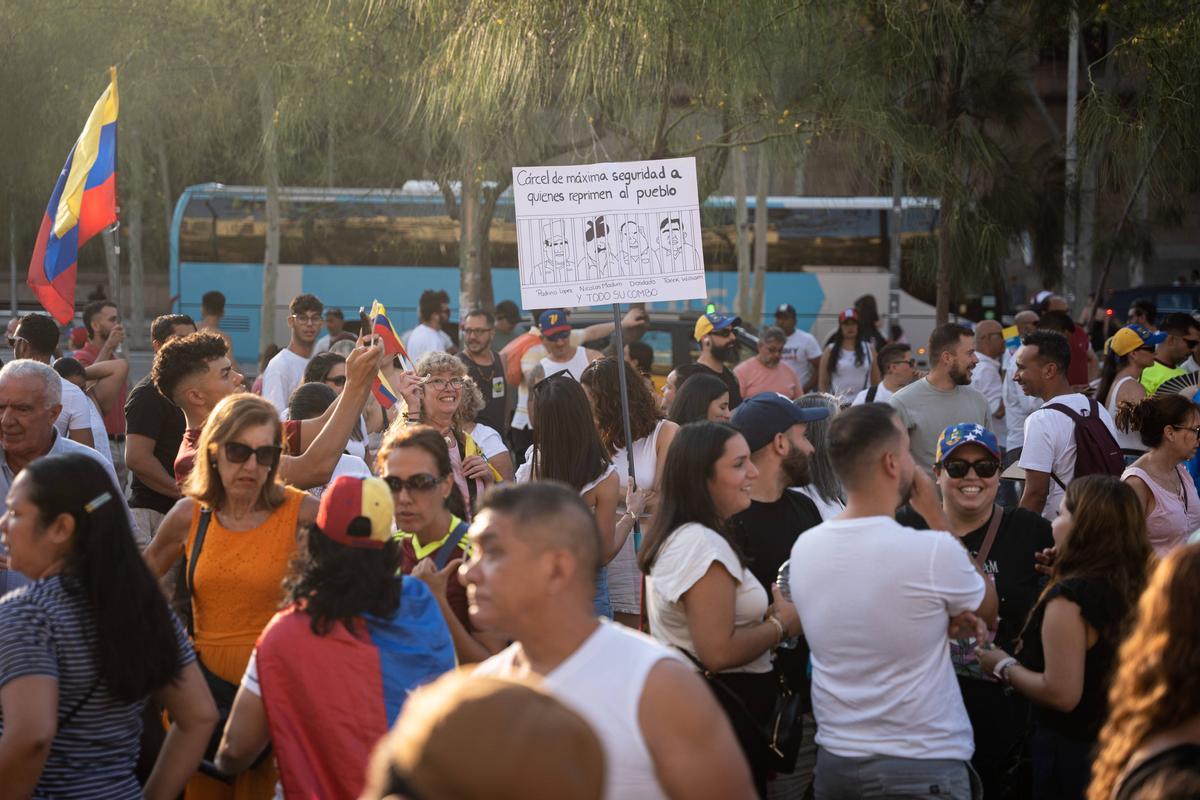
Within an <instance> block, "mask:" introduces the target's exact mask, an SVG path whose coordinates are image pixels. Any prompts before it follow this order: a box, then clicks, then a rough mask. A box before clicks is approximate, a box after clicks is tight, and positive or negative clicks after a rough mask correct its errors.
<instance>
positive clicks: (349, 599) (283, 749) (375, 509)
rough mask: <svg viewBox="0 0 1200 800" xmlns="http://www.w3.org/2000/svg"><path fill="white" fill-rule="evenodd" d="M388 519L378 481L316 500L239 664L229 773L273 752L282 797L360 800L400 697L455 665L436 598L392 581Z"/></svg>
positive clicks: (345, 484) (394, 560)
mask: <svg viewBox="0 0 1200 800" xmlns="http://www.w3.org/2000/svg"><path fill="white" fill-rule="evenodd" d="M392 514H393V504H392V495H391V489H390V488H389V487H388V485H387V483H385V482H384V481H383V480H381V479H379V478H370V477H368V478H360V477H353V476H349V475H344V476H342V477H340V478H338V479H337V480H336V481H334V482H333V484H332V485H331V486H330V487H329V490H328V491H327V492H325V495H324V497H322V499H321V507H320V509H319V510H318V512H317V518H316V522H314V523H313V524H312V525H310V526H309V528H308V531H307V535H306V536H305V543H304V547H303V552H302V553H301V554H300V555H299V556H298V557H297V559H296V560H295V562H294V563H293V564H292V571H291V574H290V575H289V576H288V578H287V579H286V581H285V582H284V591H285V593H286V595H287V600H286V603H287V605H286V607H285V608H284V609H283V610H282V611H280V612H279V613H277V614H276V615H275V616H274V617H273V618H272V619H271V621H270V622H269V623H268V624H267V627H266V629H265V630H263V632H262V635H261V636H260V637H259V639H258V645H257V647H256V648H255V650H254V653H253V654H252V655H251V656H250V662H249V664H247V666H246V673H245V675H244V676H243V677H242V680H241V686H240V688H239V689H238V693H237V696H236V698H235V699H234V702H233V712H232V713H231V714H230V717H229V722H228V723H227V724H226V726H225V735H224V737H223V738H222V740H221V747H220V750H219V751H218V753H217V767H218V768H219V769H220V770H221V771H222V772H224V773H226V774H228V775H236V774H238V773H239V772H241V771H243V770H245V769H246V768H247V767H249V766H250V765H251V764H252V763H253V761H254V760H255V759H256V758H258V757H259V755H260V754H261V753H262V752H263V750H264V749H265V748H266V746H267V745H268V744H271V745H273V750H274V754H275V760H276V762H277V763H278V765H279V781H280V784H281V785H282V787H283V794H284V795H286V796H287V797H330V798H347V799H349V798H354V797H358V796H359V794H360V793H361V792H362V789H363V784H364V774H365V771H366V767H367V762H368V761H369V759H370V755H371V749H372V748H373V747H374V746H375V742H376V741H378V740H379V739H380V738H381V737H383V735H384V734H386V733H387V730H388V728H389V727H390V726H391V724H392V723H393V722H394V721H395V719H396V717H397V716H398V715H399V712H400V709H401V708H402V707H403V703H404V700H405V698H406V697H407V695H408V693H409V692H411V691H412V690H413V689H415V688H417V687H418V686H420V685H422V684H424V683H427V682H429V681H431V680H433V679H434V678H436V677H437V676H439V675H441V674H442V673H443V672H445V671H447V670H450V669H453V668H454V666H455V660H454V647H453V645H452V643H451V640H450V631H449V630H448V629H447V627H446V622H445V620H444V619H443V618H442V614H441V611H440V610H439V607H438V602H437V600H436V598H435V597H434V596H433V594H432V592H431V591H430V589H429V588H428V587H427V586H426V585H425V584H424V583H422V582H421V581H419V580H412V579H409V578H407V577H403V578H402V577H401V576H400V575H398V574H397V570H398V568H399V566H400V542H399V541H398V540H396V539H394V538H392V523H393V517H392ZM331 677H332V678H334V680H331V679H330V678H331ZM338 677H341V678H344V679H345V680H338V679H337V678H338ZM350 678H353V679H352V680H350Z"/></svg>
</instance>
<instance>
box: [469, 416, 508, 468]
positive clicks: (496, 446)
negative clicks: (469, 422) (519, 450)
mask: <svg viewBox="0 0 1200 800" xmlns="http://www.w3.org/2000/svg"><path fill="white" fill-rule="evenodd" d="M471 438H472V439H474V440H475V444H477V445H479V449H480V450H481V451H482V452H483V457H484V458H487V459H491V458H492V457H493V456H498V455H500V454H501V453H507V452H508V445H506V444H505V443H504V439H502V438H501V437H500V434H499V433H497V431H496V429H495V428H489V427H488V426H487V425H484V424H482V423H479V422H476V423H475V427H474V428H473V429H472V430H471Z"/></svg>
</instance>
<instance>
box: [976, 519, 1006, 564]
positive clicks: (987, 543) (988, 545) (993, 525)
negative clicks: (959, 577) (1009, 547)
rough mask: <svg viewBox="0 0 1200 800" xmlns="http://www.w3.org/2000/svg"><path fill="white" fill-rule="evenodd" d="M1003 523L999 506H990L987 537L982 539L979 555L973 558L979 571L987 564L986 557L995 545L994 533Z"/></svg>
mask: <svg viewBox="0 0 1200 800" xmlns="http://www.w3.org/2000/svg"><path fill="white" fill-rule="evenodd" d="M1003 522H1004V509H1003V508H1001V507H1000V506H997V505H993V506H992V519H991V521H990V522H989V523H988V529H987V535H986V536H984V537H983V544H982V545H981V546H980V548H979V555H978V556H976V558H975V563H976V564H978V565H979V569H980V570H983V571H984V572H985V573H986V570H984V565H985V564H987V557H988V556H989V555H991V552H992V545H993V544H995V543H996V533H997V532H998V531H999V530H1000V525H1001V524H1002V523H1003Z"/></svg>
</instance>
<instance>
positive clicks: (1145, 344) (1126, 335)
mask: <svg viewBox="0 0 1200 800" xmlns="http://www.w3.org/2000/svg"><path fill="white" fill-rule="evenodd" d="M1165 338H1167V337H1166V334H1163V333H1151V332H1150V331H1148V330H1146V329H1145V328H1143V327H1142V326H1141V325H1126V326H1125V327H1124V328H1121V329H1120V330H1119V331H1117V332H1116V334H1115V335H1114V336H1113V337H1112V338H1111V339H1109V340H1108V341H1107V342H1106V343H1105V345H1104V366H1103V368H1102V371H1101V373H1100V387H1099V388H1098V389H1097V390H1096V398H1097V399H1099V400H1101V401H1103V402H1104V407H1105V408H1107V409H1108V413H1109V414H1110V415H1112V418H1113V419H1116V418H1117V412H1118V411H1119V410H1120V408H1121V406H1122V405H1123V404H1125V403H1129V404H1131V405H1137V404H1138V403H1140V402H1142V400H1144V399H1145V397H1146V388H1145V387H1144V386H1142V383H1141V378H1142V370H1144V369H1146V367H1148V366H1150V365H1151V364H1153V363H1154V346H1155V345H1157V344H1158V343H1159V342H1161V341H1162V340H1163V339H1165ZM1117 444H1119V445H1121V449H1122V450H1136V451H1137V452H1139V453H1140V452H1144V451H1145V450H1146V446H1145V445H1143V444H1142V439H1141V437H1140V436H1138V435H1137V434H1136V433H1130V432H1126V431H1122V430H1120V429H1119V428H1118V430H1117Z"/></svg>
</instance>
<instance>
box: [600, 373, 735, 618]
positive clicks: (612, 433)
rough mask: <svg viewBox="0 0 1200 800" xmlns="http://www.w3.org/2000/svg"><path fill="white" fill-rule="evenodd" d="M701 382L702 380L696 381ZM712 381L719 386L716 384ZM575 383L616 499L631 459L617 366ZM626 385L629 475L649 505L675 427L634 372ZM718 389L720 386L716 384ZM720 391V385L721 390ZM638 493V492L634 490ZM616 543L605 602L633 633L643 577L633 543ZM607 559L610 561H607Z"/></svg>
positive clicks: (622, 510)
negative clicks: (588, 409) (612, 474)
mask: <svg viewBox="0 0 1200 800" xmlns="http://www.w3.org/2000/svg"><path fill="white" fill-rule="evenodd" d="M697 377H703V376H697ZM714 380H717V379H715V378H714ZM579 382H580V383H581V384H582V385H583V391H584V392H585V393H586V394H587V398H588V401H589V402H590V403H591V406H592V417H593V418H594V419H595V421H596V429H597V431H599V433H600V443H601V444H602V445H604V448H605V450H606V451H607V452H608V454H609V456H610V457H611V458H612V462H613V467H614V468H615V470H616V474H617V480H618V481H619V485H618V490H617V496H618V497H623V496H625V495H626V494H627V493H628V491H629V488H630V486H629V454H628V452H627V451H626V448H625V423H624V420H623V415H622V413H621V387H620V378H619V376H618V374H617V360H616V359H615V358H613V357H611V356H609V357H607V358H602V359H599V360H598V361H593V362H592V363H591V364H589V365H588V368H587V369H585V370H584V371H583V375H582V376H580V379H579ZM625 382H626V384H627V386H628V391H629V431H630V435H631V436H632V437H633V469H634V475H635V477H636V479H637V486H640V487H645V489H646V490H647V491H646V502H647V503H648V504H653V502H654V494H655V492H656V491H657V489H658V477H659V476H660V475H661V474H662V465H663V462H664V461H666V460H667V450H668V448H670V446H671V442H672V441H673V440H674V439H675V433H676V432H677V431H678V430H679V426H678V425H676V424H675V423H674V422H670V421H669V420H665V419H663V418H662V412H660V411H659V410H658V407H657V405H656V404H655V402H654V395H652V394H651V393H650V390H649V389H647V388H646V384H645V383H643V382H642V381H641V380H639V379H638V374H637V372H636V371H635V370H634V369H633V367H631V366H629V364H625ZM717 382H718V383H720V381H719V380H718V381H717ZM722 386H724V384H722ZM634 488H636V487H634ZM628 512H629V509H628V508H627V506H626V504H625V503H620V504H619V505H618V506H617V513H618V514H619V515H620V516H619V517H618V527H619V528H620V530H624V525H625V524H626V523H624V520H625V519H626V518H627V517H628V520H629V522H628V523H627V524H629V525H630V526H631V527H632V520H633V518H632V516H630V515H629V514H628ZM648 521H649V517H648V516H646V515H643V516H642V517H641V518H640V526H641V529H642V530H645V529H646V526H647V523H648ZM616 538H619V539H621V540H622V541H621V542H620V543H617V542H616V541H614V542H613V544H614V545H616V548H617V549H616V551H615V552H614V551H612V550H610V551H609V552H607V553H604V554H602V556H603V558H604V559H605V560H608V562H609V563H608V596H609V599H610V600H611V601H612V607H613V615H614V618H615V619H616V620H617V621H618V622H621V623H624V624H626V625H628V626H630V627H632V628H637V627H639V623H640V621H641V620H640V617H641V613H642V602H641V600H642V597H641V595H642V587H641V577H642V574H641V572H640V571H639V570H638V568H637V558H636V557H635V554H634V551H635V549H636V547H637V545H638V542H636V541H634V539H635V538H636V537H632V536H628V535H624V536H621V535H618V536H617V537H616ZM609 559H611V560H609Z"/></svg>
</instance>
